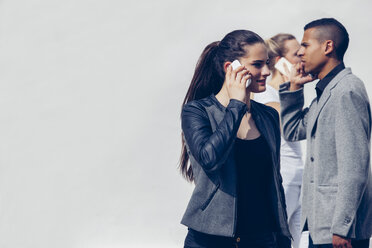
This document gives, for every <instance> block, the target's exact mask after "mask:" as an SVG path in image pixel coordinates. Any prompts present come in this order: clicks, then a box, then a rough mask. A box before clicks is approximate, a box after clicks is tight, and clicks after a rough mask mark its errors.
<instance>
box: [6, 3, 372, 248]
mask: <svg viewBox="0 0 372 248" xmlns="http://www.w3.org/2000/svg"><path fill="white" fill-rule="evenodd" d="M371 7H372V3H371V2H370V1H368V0H365V1H336V0H335V1H319V0H315V1H289V0H281V1H267V0H251V1H237V0H235V1H217V0H215V1H196V0H194V1H191V0H190V1H171V0H158V1H150V0H147V1H122V0H121V1H119V0H106V1H98V0H90V1H88V0H64V1H60V0H59V1H57V0H18V1H16V0H12V1H10V0H1V1H0V248H18V247H19V248H28V247H30V248H31V247H32V248H51V247H53V248H66V247H71V248H75V247H76V248H77V247H79V248H80V247H89V248H101V247H105V248H111V247H181V246H182V243H183V239H184V236H185V233H186V228H185V227H183V226H181V225H180V224H179V221H180V219H181V216H182V214H183V211H184V209H185V207H186V204H187V202H188V199H189V196H190V194H191V190H192V186H191V185H190V184H188V183H186V181H184V180H183V179H182V178H181V176H180V175H179V172H178V170H177V162H178V159H179V152H180V131H181V130H180V119H179V114H180V106H181V103H182V100H183V97H184V96H185V93H186V90H187V88H188V84H189V82H190V79H191V76H192V74H193V70H194V67H195V64H196V61H197V59H198V57H199V55H200V53H201V51H202V50H203V48H204V47H205V46H206V45H207V44H209V43H210V42H212V41H215V40H220V39H221V38H222V37H223V36H224V35H225V34H227V33H228V32H230V31H232V30H234V29H250V30H253V31H255V32H257V33H258V34H260V35H261V36H262V37H263V38H268V37H270V36H272V35H274V34H276V33H278V32H289V33H293V34H294V35H296V36H297V37H298V38H299V39H301V38H302V33H303V31H302V28H303V26H304V25H305V24H306V23H307V22H309V21H311V20H313V19H317V18H321V17H335V18H337V19H339V20H340V21H341V22H342V23H343V24H344V25H345V26H346V28H347V29H348V31H349V33H350V39H351V43H350V47H349V50H348V53H347V55H346V58H345V63H346V65H347V66H351V67H352V68H353V71H354V73H355V74H357V75H358V76H359V77H360V78H361V79H363V80H364V82H365V83H366V87H367V89H368V92H369V94H370V95H372V86H371V82H372V75H371V73H370V67H371V66H370V58H371V57H372V52H371V44H372V36H371V33H372V20H371V14H370V11H371V9H372V8H371ZM307 88H308V89H307V93H306V94H307V97H308V98H310V97H311V96H313V95H312V94H313V93H314V92H313V89H312V88H313V86H308V87H307Z"/></svg>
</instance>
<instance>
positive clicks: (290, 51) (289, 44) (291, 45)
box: [284, 39, 301, 65]
mask: <svg viewBox="0 0 372 248" xmlns="http://www.w3.org/2000/svg"><path fill="white" fill-rule="evenodd" d="M300 47H301V46H300V43H298V41H297V40H296V39H293V40H287V41H285V42H284V48H285V49H286V51H287V52H286V54H285V55H284V57H285V58H286V59H287V60H288V61H289V62H291V64H293V65H294V64H297V63H299V62H301V58H300V57H299V56H297V51H298V50H299V49H300Z"/></svg>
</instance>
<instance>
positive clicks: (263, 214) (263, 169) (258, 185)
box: [234, 135, 275, 235]
mask: <svg viewBox="0 0 372 248" xmlns="http://www.w3.org/2000/svg"><path fill="white" fill-rule="evenodd" d="M234 156H235V162H236V167H237V177H238V185H237V193H238V197H237V199H238V220H237V231H236V232H237V234H238V235H244V234H252V233H257V232H270V231H274V230H275V224H274V223H275V222H274V220H275V218H274V214H273V210H272V207H271V206H272V205H273V203H272V200H271V197H270V195H271V194H270V187H271V184H272V183H273V168H272V167H273V164H272V161H271V154H270V149H269V146H268V144H267V142H266V140H265V138H264V137H263V136H262V135H261V136H260V137H258V138H257V139H254V140H241V139H238V138H237V139H236V141H235V147H234Z"/></svg>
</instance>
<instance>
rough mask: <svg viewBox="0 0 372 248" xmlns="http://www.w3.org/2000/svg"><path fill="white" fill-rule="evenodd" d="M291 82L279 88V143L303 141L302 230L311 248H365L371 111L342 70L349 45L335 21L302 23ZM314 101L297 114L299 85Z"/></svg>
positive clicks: (370, 206)
mask: <svg viewBox="0 0 372 248" xmlns="http://www.w3.org/2000/svg"><path fill="white" fill-rule="evenodd" d="M304 30H305V32H304V36H303V39H302V43H301V48H300V50H299V51H298V52H297V55H298V56H300V57H301V63H299V64H297V65H295V67H294V68H292V71H291V73H290V76H289V82H288V83H285V84H283V85H282V86H281V89H280V102H281V116H282V127H283V134H284V137H285V138H286V139H287V140H289V141H298V140H303V139H307V157H306V163H305V170H304V176H303V192H302V193H303V200H302V219H301V228H302V229H304V228H305V229H308V230H309V233H310V237H309V247H333V248H335V247H354V248H355V247H363V248H364V247H366V248H367V247H368V245H369V238H370V237H371V234H372V178H371V166H370V137H371V111H370V104H369V100H368V95H367V92H366V89H365V87H364V84H363V82H362V81H361V80H360V79H359V78H357V77H356V76H355V75H353V74H352V72H351V69H350V68H345V66H344V63H343V56H344V54H345V52H346V49H347V47H348V43H349V36H348V33H347V31H346V29H345V27H344V26H343V25H342V24H341V23H339V22H338V21H337V20H335V19H333V18H324V19H320V20H316V21H313V22H310V23H309V24H307V25H306V26H305V28H304ZM316 78H318V79H320V81H319V82H318V83H317V84H316V93H317V97H316V98H315V99H314V100H313V101H312V103H311V105H310V106H309V107H308V108H303V105H304V95H303V85H304V84H305V83H308V82H310V81H313V80H314V79H316Z"/></svg>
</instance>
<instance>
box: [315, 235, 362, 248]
mask: <svg viewBox="0 0 372 248" xmlns="http://www.w3.org/2000/svg"><path fill="white" fill-rule="evenodd" d="M351 246H352V247H353V248H368V247H369V239H362V240H355V239H352V240H351ZM309 248H333V245H332V244H321V245H314V244H313V240H312V239H311V236H310V235H309Z"/></svg>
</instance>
